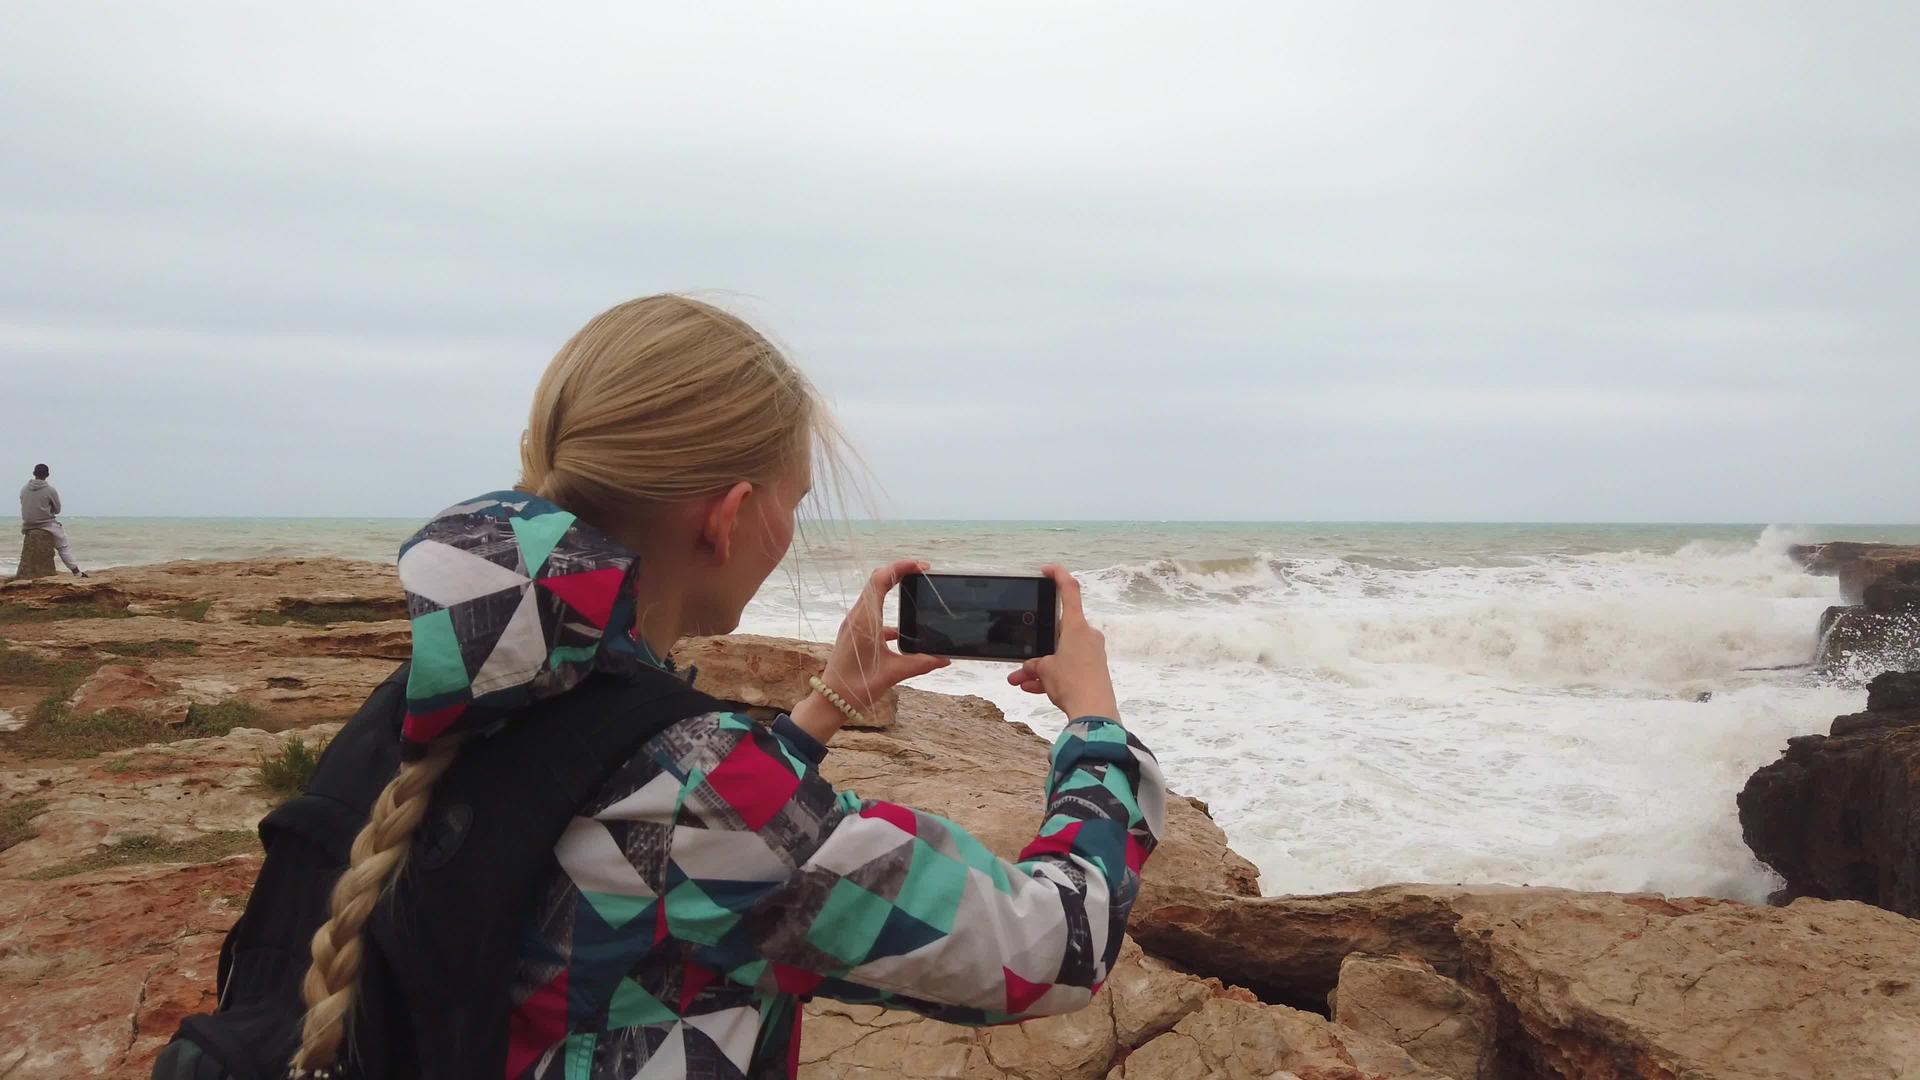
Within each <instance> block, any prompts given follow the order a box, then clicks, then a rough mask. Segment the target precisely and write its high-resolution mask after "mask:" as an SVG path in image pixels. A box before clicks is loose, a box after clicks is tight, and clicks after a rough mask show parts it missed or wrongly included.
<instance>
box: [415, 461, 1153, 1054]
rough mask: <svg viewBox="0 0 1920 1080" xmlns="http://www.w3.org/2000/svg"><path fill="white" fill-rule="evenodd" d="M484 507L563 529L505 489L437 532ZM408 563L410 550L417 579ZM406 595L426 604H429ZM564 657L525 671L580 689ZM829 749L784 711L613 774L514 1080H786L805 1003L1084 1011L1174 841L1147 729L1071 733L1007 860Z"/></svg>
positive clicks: (1105, 727) (569, 891)
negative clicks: (1155, 859) (878, 787)
mask: <svg viewBox="0 0 1920 1080" xmlns="http://www.w3.org/2000/svg"><path fill="white" fill-rule="evenodd" d="M487 498H495V499H496V501H498V502H500V503H501V505H500V506H487V507H486V509H483V510H482V511H481V513H483V514H484V513H496V514H498V515H500V517H501V519H502V521H503V522H505V523H504V524H502V525H501V529H503V530H507V529H509V528H511V531H510V532H506V533H504V535H507V536H509V537H510V538H511V537H519V536H526V535H533V536H539V535H542V530H540V529H536V528H533V527H529V526H527V525H526V522H525V520H524V519H525V518H526V517H527V516H535V517H540V518H552V517H553V515H555V514H556V513H558V514H563V515H564V511H559V510H558V508H556V507H553V506H551V505H550V504H545V503H542V502H540V501H539V500H535V499H531V498H530V497H527V496H524V495H517V494H514V493H502V494H501V495H499V496H495V497H483V500H481V501H475V502H469V503H467V504H463V506H462V507H457V508H455V509H456V511H458V512H460V513H461V514H463V515H465V517H464V518H463V519H462V520H461V521H459V522H457V523H456V526H455V527H452V528H442V529H441V530H439V535H440V538H441V540H443V541H448V540H450V541H451V542H452V543H454V544H455V545H456V546H461V545H464V544H465V543H467V542H469V541H471V540H472V538H473V537H475V536H476V535H480V534H484V533H485V532H486V530H485V529H483V528H476V527H475V524H474V520H473V517H472V515H473V513H474V508H475V507H477V506H486V504H485V502H484V500H485V499H487ZM529 504H531V505H529ZM514 516H520V517H522V519H523V520H522V522H521V524H520V525H519V526H512V525H511V522H510V520H509V519H511V518H512V517H514ZM566 517H567V519H568V521H571V515H566ZM437 520H438V519H437ZM548 525H549V526H550V527H549V528H548V529H547V530H546V532H550V533H558V532H560V530H559V528H558V524H557V523H555V522H552V521H549V522H548ZM433 529H434V526H432V525H430V526H429V527H428V529H427V530H423V532H422V534H421V535H422V536H428V535H430V534H431V533H432V531H433ZM418 539H419V537H416V541H417V540H418ZM473 542H476V543H484V541H473ZM409 543H410V545H411V544H412V543H414V541H410V542H409ZM544 543H545V541H544V540H542V541H541V542H540V544H542V545H543V544H544ZM539 546H540V545H536V547H539ZM535 554H539V555H542V556H543V557H542V558H539V559H526V558H522V560H521V562H520V564H519V570H520V571H521V572H523V573H526V571H527V569H528V564H532V563H537V564H540V565H534V566H533V568H532V569H533V572H532V573H526V578H527V580H529V581H533V582H535V583H536V584H537V583H538V581H539V574H540V572H541V571H542V569H543V567H544V566H545V565H547V564H549V563H552V564H553V565H555V566H557V567H558V568H559V570H566V569H568V568H572V569H574V570H578V569H579V568H580V567H582V566H596V565H602V564H604V563H606V561H607V560H608V559H609V558H614V559H619V558H624V559H626V560H627V561H628V565H627V566H626V570H627V571H628V572H627V573H623V574H621V575H618V580H616V581H614V584H615V585H617V586H618V587H620V588H627V587H628V583H630V580H631V570H632V566H631V561H632V556H631V555H630V554H627V553H625V552H624V551H623V550H621V549H620V548H619V546H618V545H617V544H614V543H613V542H612V541H611V540H609V539H607V538H606V537H604V536H602V535H600V534H598V533H596V532H594V531H593V530H591V529H589V528H587V527H586V526H584V525H577V524H576V525H573V526H572V527H569V528H567V529H566V530H565V531H564V533H563V534H562V535H560V539H559V540H558V541H557V542H555V543H554V545H553V549H552V551H551V552H550V553H549V552H543V551H538V550H537V551H536V552H535ZM488 557H489V558H491V559H493V560H494V562H496V563H497V564H500V565H507V563H508V560H507V559H506V558H505V557H503V556H500V555H499V554H498V553H497V551H494V552H492V553H490V554H489V556H488ZM441 561H442V562H444V561H446V560H444V559H442V560H441ZM407 569H408V568H407V559H406V557H405V549H403V557H402V566H401V571H402V581H403V584H408V582H407V578H408V573H407ZM489 572H490V571H489ZM556 572H558V571H556ZM612 579H613V576H612V575H609V580H612ZM436 587H439V588H441V589H442V591H443V592H444V591H446V590H445V587H444V586H436ZM569 591H570V590H569V588H567V587H563V588H560V589H557V590H552V589H542V588H536V587H532V586H529V587H528V588H527V592H528V594H529V595H540V596H546V595H548V594H550V593H554V592H558V593H568V592H569ZM408 592H409V601H410V603H412V604H413V605H414V607H415V609H416V611H418V610H419V609H421V608H423V607H431V606H433V604H432V603H431V602H430V601H427V600H426V599H425V598H424V597H422V596H419V595H416V594H415V593H414V590H413V587H412V586H411V585H410V584H409V588H408ZM589 606H591V604H590V605H589ZM490 608H491V609H493V610H496V611H504V614H496V615H495V616H493V617H492V618H493V621H499V620H502V619H507V618H511V617H512V613H513V609H512V605H509V604H501V603H495V604H492V605H490ZM596 614H599V613H598V612H596ZM622 619H623V616H622V614H621V613H620V612H618V611H612V612H609V613H607V614H606V616H605V617H603V619H602V620H601V621H602V622H603V623H604V625H605V628H606V637H607V639H608V641H609V643H610V644H611V643H613V642H614V641H617V640H619V639H624V641H620V643H619V645H618V646H617V648H616V649H609V650H608V655H606V656H602V657H597V658H594V659H593V660H592V661H590V662H591V663H619V662H626V661H625V660H624V659H623V656H627V655H628V654H630V651H631V650H630V649H629V648H628V646H629V645H630V643H631V642H632V638H631V636H630V628H631V625H632V624H631V615H630V614H626V615H625V616H624V620H625V621H624V622H623V621H622ZM564 621H567V620H564V619H563V620H557V621H555V624H556V625H557V624H558V622H564ZM451 622H452V624H453V625H454V627H455V628H456V630H458V631H459V632H460V633H461V634H462V635H465V636H467V637H471V636H473V635H479V636H481V637H484V636H485V635H486V634H487V633H488V632H489V627H488V626H487V625H485V624H486V623H487V622H488V619H486V618H484V617H482V618H475V617H472V616H471V614H470V613H463V612H459V611H456V612H455V613H454V615H453V617H452V619H451ZM581 630H582V626H581V625H580V622H579V620H578V619H577V618H573V619H572V621H571V625H569V626H568V627H567V628H566V632H567V633H569V634H571V635H573V636H572V637H571V638H569V643H570V651H568V652H567V655H568V656H569V657H579V656H580V655H582V653H581V650H580V649H579V648H578V635H579V633H580V632H581ZM435 632H436V633H437V632H439V631H438V630H436V631H435ZM491 632H493V633H495V634H496V635H497V634H498V633H499V632H500V629H499V627H497V626H495V627H492V628H491ZM416 634H417V632H416ZM467 652H468V654H469V655H474V653H475V650H474V649H473V648H472V647H471V646H469V647H468V649H467ZM616 653H617V654H618V655H616ZM475 663H478V662H477V661H476V662H475ZM552 667H553V665H548V667H547V668H546V669H543V671H542V673H541V675H540V676H538V677H535V678H533V679H532V680H531V681H532V682H533V683H544V687H545V689H546V691H547V692H564V688H565V686H566V685H570V683H567V682H566V679H565V678H564V676H563V677H561V678H558V679H556V678H553V675H554V672H553V671H552V670H551V669H552ZM574 674H575V675H576V676H578V675H579V674H580V672H578V671H576V672H575V673H574ZM575 681H577V678H576V680H575ZM556 688H557V689H556ZM522 690H523V691H524V687H522ZM537 694H538V691H536V695H537ZM440 703H442V702H441V700H440V699H436V702H435V704H440ZM825 753H826V751H825V748H824V747H822V746H821V745H820V744H819V743H818V742H816V741H815V740H813V739H812V738H811V737H809V736H808V735H806V734H805V733H804V732H802V731H800V730H799V729H798V728H797V727H795V726H794V725H793V724H792V723H791V722H790V721H788V720H787V719H786V718H785V717H782V718H781V719H780V720H779V721H778V722H776V723H775V725H774V726H773V728H772V729H771V730H769V729H767V728H765V727H762V726H760V725H758V724H755V723H754V722H753V721H752V720H750V719H748V718H746V717H744V716H740V715H736V714H732V713H710V714H706V715H702V716H696V717H692V718H689V719H686V720H683V721H681V722H679V723H677V724H675V725H674V726H672V727H670V728H668V729H667V730H665V731H663V732H661V733H660V734H659V735H657V736H655V737H654V738H653V739H652V740H650V741H649V742H648V743H647V744H646V745H645V746H644V747H643V748H642V749H641V751H640V752H639V753H638V754H636V755H635V756H634V757H633V759H632V760H630V761H628V762H627V763H626V764H625V765H623V766H622V767H620V768H619V769H617V770H616V771H615V773H614V774H613V776H612V777H611V778H610V779H609V780H608V781H607V783H606V784H605V785H604V786H603V788H602V790H601V791H600V793H599V795H598V797H597V798H595V799H594V800H593V801H592V802H591V803H590V804H589V805H587V806H583V807H581V808H580V811H579V814H578V816H576V817H575V818H574V820H573V822H572V824H571V825H570V826H568V828H567V830H566V831H565V833H564V834H563V835H562V837H561V839H560V841H559V843H558V844H557V845H556V846H555V849H554V858H555V863H556V867H555V871H554V876H553V879H552V881H551V883H550V884H549V886H548V887H547V889H546V891H545V894H544V895H543V896H542V897H541V899H540V902H539V904H538V907H537V913H536V916H535V919H534V925H532V926H530V927H529V928H528V931H527V935H526V938H525V941H524V944H523V946H522V950H521V959H520V963H519V970H518V974H517V977H516V979H515V985H514V986H513V988H512V1001H513V1005H514V1012H513V1018H512V1023H511V1030H510V1033H509V1034H510V1040H509V1051H508V1060H507V1061H506V1063H505V1069H504V1076H506V1077H508V1078H516V1077H537V1078H542V1080H545V1078H554V1080H560V1078H565V1080H603V1078H605V1080H612V1078H622V1080H625V1078H638V1080H681V1078H698V1080H741V1078H746V1080H779V1078H791V1077H793V1076H795V1075H796V1074H797V1072H798V1067H799V1065H798V1063H799V1050H800V1028H801V1010H800V1002H801V1001H802V999H803V998H805V997H810V996H827V997H832V998H837V999H839V1000H842V1001H848V1002H854V1003H861V1004H872V1005H881V1006H885V1007H888V1008H900V1009H911V1010H913V1011H915V1012H919V1013H923V1014H925V1015H928V1016H932V1017H935V1018H938V1019H940V1020H945V1021H948V1022H950V1023H958V1024H974V1025H982V1024H999V1023H1008V1022H1012V1021H1017V1020H1022V1019H1026V1018H1030V1017H1035V1016H1045V1015H1051V1014H1054V1013H1062V1012H1069V1011H1072V1010H1074V1009H1078V1008H1080V1007H1081V1006H1083V1005H1086V1004H1087V1003H1088V1002H1089V1001H1090V1000H1091V999H1092V997H1093V994H1094V993H1095V992H1096V991H1097V990H1098V989H1099V987H1100V984H1101V983H1102V982H1103V981H1104V980H1105V979H1106V977H1107V974H1108V972H1109V971H1110V970H1111V968H1112V966H1113V963H1114V959H1115V957H1116V955H1117V954H1118V953H1119V950H1120V943H1121V937H1122V934H1123V932H1124V930H1125V928H1126V924H1127V915H1128V913H1129V911H1130V910H1131V908H1132V906H1133V901H1134V898H1135V896H1136V894H1137V892H1138V889H1139V881H1140V878H1139V875H1140V869H1141V867H1142V866H1143V865H1144V864H1145V862H1146V860H1147V856H1148V855H1149V854H1151V853H1152V851H1153V848H1154V845H1155V844H1156V842H1157V840H1158V838H1159V836H1160V835H1161V833H1162V831H1163V828H1164V824H1163V823H1164V816H1165V799H1166V789H1165V785H1164V782H1163V780H1162V779H1161V775H1160V768H1159V765H1158V763H1157V762H1156V761H1155V759H1154V757H1153V755H1152V753H1151V752H1150V751H1148V750H1147V748H1146V747H1145V746H1143V745H1141V743H1140V742H1139V740H1138V739H1136V738H1135V737H1134V736H1133V735H1132V734H1131V733H1129V732H1128V731H1127V730H1126V729H1125V728H1123V727H1121V726H1120V724H1118V723H1117V722H1115V721H1113V720H1110V719H1104V718H1100V717H1082V718H1078V719H1076V720H1074V721H1073V722H1072V723H1070V724H1068V725H1067V726H1066V729H1065V730H1064V731H1063V732H1062V733H1061V735H1060V737H1059V739H1058V740H1057V741H1056V742H1055V743H1054V746H1053V750H1052V769H1051V771H1050V773H1049V777H1048V781H1047V786H1046V791H1045V793H1044V799H1045V804H1044V810H1043V812H1040V813H1037V814H1036V817H1038V818H1039V819H1040V825H1039V828H1038V830H1037V834H1036V836H1035V838H1034V840H1033V841H1032V842H1031V843H1030V844H1028V845H1027V847H1026V848H1025V849H1024V850H1023V851H1022V852H1021V853H1020V855H1019V859H1018V861H1015V862H1009V861H1006V860H1003V859H1001V858H999V857H997V856H995V855H994V854H993V853H992V852H990V851H988V850H987V849H986V848H985V847H984V846H982V845H981V843H980V842H979V841H978V840H976V839H974V838H973V837H972V836H971V835H969V834H968V833H967V832H966V831H965V830H964V829H962V828H961V827H960V826H959V825H957V824H955V823H953V822H951V821H948V820H946V819H944V818H941V817H938V816H935V815H933V814H925V813H920V812H918V811H915V810H913V809H910V808H908V807H904V806H900V805H897V804H894V803H888V802H880V801H876V800H871V799H861V798H859V797H858V796H856V795H854V794H853V793H852V792H845V791H836V790H835V789H834V788H833V787H832V785H830V784H828V783H827V781H826V780H825V779H824V778H822V777H821V775H820V772H819V768H818V765H819V762H820V761H821V760H822V759H823V758H824V756H825ZM1040 809H1041V808H1036V810H1040Z"/></svg>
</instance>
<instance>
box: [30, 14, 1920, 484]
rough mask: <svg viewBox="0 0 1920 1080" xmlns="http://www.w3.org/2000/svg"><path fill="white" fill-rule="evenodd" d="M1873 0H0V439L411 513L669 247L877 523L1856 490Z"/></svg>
mask: <svg viewBox="0 0 1920 1080" xmlns="http://www.w3.org/2000/svg"><path fill="white" fill-rule="evenodd" d="M703 11H704V12H706V13H702V12H703ZM1916 13H1920V5H1914V4H1912V3H1904V2H1900V3H1886V4H1855V3H1828V4H1806V3H1792V4H1762V3H1749V2H1741V3H1728V4H1674V3H1670V2H1661V3H1647V4H1627V3H1612V2H1609V3H1594V4H1588V5H1577V4H1553V5H1546V4H1524V3H1511V4H1504V5H1480V4H1468V3H1457V2H1456V3H1447V4H1411V3H1409V4H1319V5H1305V4H1287V5H1278V4H1270V3H1261V4H1249V5H1224V4H1179V5H1175V4H1166V3H1161V4H1153V5H1137V4H1096V3H1048V4H1040V5H1035V4H1024V3H1023V4H1004V5H1003V4H979V3H974V4H963V5H942V6H939V7H938V8H935V7H932V6H928V5H898V4H890V3H887V4H883V3H878V2H875V3H871V4H862V5H845V4H822V3H805V4H777V5H776V4H732V5H652V4H640V3H631V2H627V3H618V4H605V5H587V4H561V5H541V6H539V7H538V8H535V7H528V6H525V5H513V6H511V7H504V6H496V5H491V4H479V3H474V2H472V0H463V2H461V3H457V4H446V5H427V4H414V3H394V2H391V0H389V2H382V3H370V4H346V3H325V4H309V5H298V6H296V5H288V4H259V3H255V2H251V0H249V2H245V3H233V4H224V3H200V2H193V0H173V2H171V3H166V4H139V5H135V4H124V3H113V4H96V3H87V2H79V0H15V2H12V3H8V4H6V5H5V6H4V7H0V456H4V459H5V462H6V465H5V469H7V470H11V471H13V472H16V473H17V474H18V475H19V476H20V477H21V479H23V480H24V478H25V476H26V474H27V470H28V469H29V468H30V466H31V465H32V464H33V462H35V461H39V460H46V461H49V462H50V463H52V464H53V466H54V468H55V481H56V482H57V483H58V484H59V485H60V487H61V490H62V493H63V495H64V497H65V500H66V503H67V506H68V509H69V512H70V513H73V514H151V513H174V514H233V515H268V514H275V515H277V514H316V515H334V514H346V515H361V514H365V515H418V514H424V513H427V512H430V511H432V510H434V509H436V508H438V507H440V506H443V505H445V504H448V503H450V502H453V501H456V500H458V499H460V498H463V497H465V496H468V495H470V494H473V493H476V492H478V491H481V490H485V489H488V488H492V487H499V486H505V485H506V484H509V483H511V482H512V480H513V478H514V472H515V465H516V456H515V446H516V442H517V439H518V436H519V433H520V431H521V429H522V428H523V427H524V426H525V408H526V401H527V399H528V397H529V395H530V392H531V389H532V387H533V384H534V382H535V380H536V379H537V378H538V374H539V371H540V369H541V367H542V366H543V365H544V363H545V362H546V360H547V359H548V358H549V357H550V356H551V355H552V353H553V351H554V350H555V349H556V348H557V347H558V346H559V344H560V343H561V342H562V341H564V340H565V339H566V337H567V336H568V335H569V334H570V333H572V331H573V330H574V329H575V328H576V327H577V326H578V325H579V324H580V323H582V322H584V321H585V320H586V319H587V318H588V317H589V316H591V315H592V314H594V313H595V312H597V311H599V310H601V309H602V308H605V307H607V306H608V305H610V304H612V303H614V302H617V301H619V300H622V299H625V298H627V297H630V296H634V295H638V294H642V293H648V292H655V291H659V290H664V289H676V290H709V291H718V292H719V293H720V294H721V295H722V296H723V297H725V298H726V299H725V302H727V303H728V304H730V305H732V306H735V307H737V308H738V309H739V310H742V311H743V312H745V313H746V314H748V315H749V316H750V317H752V318H753V319H754V320H755V321H756V322H758V323H759V324H760V325H762V326H763V327H765V328H766V329H768V330H769V331H770V332H772V333H773V334H774V335H775V336H776V338H777V339H779V340H780V341H782V342H783V343H785V344H786V345H787V346H789V348H790V350H791V352H792V355H793V357H794V359H795V360H796V361H797V362H798V363H799V364H800V365H801V366H802V367H803V368H805V369H806V370H807V371H808V372H809V373H811V374H812V375H813V377H814V378H815V380H816V381H817V382H819V383H820V384H821V386H822V387H823V388H824V389H825V390H826V391H827V393H828V394H829V395H830V396H831V397H832V398H833V400H834V401H835V403H836V404H837V407H838V410H839V412H840V415H841V416H842V418H843V421H844V423H845V425H846V426H847V427H848V428H849V429H850V431H851V433H852V435H853V437H854V440H855V442H856V444H857V446H858V448H859V450H860V451H861V452H862V453H863V455H864V456H865V457H866V459H867V460H868V461H869V462H870V464H871V465H872V466H873V468H874V471H875V472H876V473H877V474H878V479H879V482H880V487H881V488H882V489H883V490H884V493H885V495H886V496H887V501H886V503H885V506H884V508H885V510H886V511H887V513H888V514H889V515H890V516H896V517H907V518H917V517H958V518H973V517H1007V518H1035V517H1041V518H1055V517H1060V518H1238V519H1272V520H1293V519H1322V520H1327V519H1335V520H1352V519H1367V520H1375V519H1443V520H1476V519H1493V520H1629V521H1631V520H1684V521H1726V520H1731V521H1778V522H1840V521H1876V522H1879V521H1914V520H1916V519H1920V463H1917V462H1916V458H1920V44H1916V43H1920V14H1916Z"/></svg>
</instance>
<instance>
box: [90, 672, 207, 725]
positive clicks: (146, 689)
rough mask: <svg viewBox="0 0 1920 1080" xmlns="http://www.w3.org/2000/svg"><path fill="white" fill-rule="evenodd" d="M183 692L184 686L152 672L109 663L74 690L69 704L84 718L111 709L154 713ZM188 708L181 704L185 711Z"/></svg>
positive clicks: (182, 709)
mask: <svg viewBox="0 0 1920 1080" xmlns="http://www.w3.org/2000/svg"><path fill="white" fill-rule="evenodd" d="M179 690H180V684H178V683H175V682H172V681H168V680H162V679H159V678H157V677H156V676H154V675H153V674H151V673H150V672H148V671H146V670H144V669H142V668H137V667H133V666H131V665H128V664H108V665H107V666H105V667H103V668H101V669H100V670H98V671H96V672H94V673H93V675H92V677H91V678H89V679H88V680H87V681H86V682H84V683H82V684H81V685H80V689H78V690H76V691H74V694H73V697H72V698H71V699H69V701H68V704H69V705H71V706H72V707H73V711H74V712H77V713H80V714H82V715H90V714H92V713H97V712H105V711H106V710H108V709H132V710H134V711H136V712H152V711H154V710H156V709H159V708H161V707H162V705H163V703H165V702H166V700H167V699H168V698H170V697H172V696H173V695H174V694H176V693H178V692H179ZM184 709H185V705H184V703H182V704H181V711H184Z"/></svg>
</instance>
